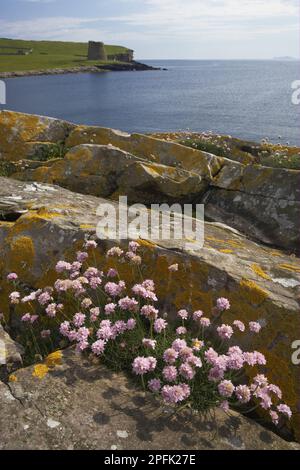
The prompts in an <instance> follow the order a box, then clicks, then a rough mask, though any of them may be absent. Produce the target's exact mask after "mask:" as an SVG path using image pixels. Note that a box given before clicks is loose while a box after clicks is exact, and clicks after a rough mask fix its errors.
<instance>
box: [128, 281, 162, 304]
mask: <svg viewBox="0 0 300 470" xmlns="http://www.w3.org/2000/svg"><path fill="white" fill-rule="evenodd" d="M151 282H153V281H151ZM145 283H146V284H145ZM147 283H149V281H144V282H143V284H135V285H134V286H133V288H132V292H133V293H134V294H135V295H138V296H139V297H142V298H143V299H146V300H152V301H153V302H156V301H157V297H156V295H155V293H154V292H153V289H152V288H151V286H150V285H148V284H147ZM145 286H147V287H145Z"/></svg>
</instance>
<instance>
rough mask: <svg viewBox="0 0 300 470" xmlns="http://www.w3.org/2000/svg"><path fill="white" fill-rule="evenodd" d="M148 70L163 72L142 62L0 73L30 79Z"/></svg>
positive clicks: (8, 76) (4, 76)
mask: <svg viewBox="0 0 300 470" xmlns="http://www.w3.org/2000/svg"><path fill="white" fill-rule="evenodd" d="M146 70H162V69H161V68H159V67H151V66H150V65H146V64H142V63H140V62H135V61H134V62H130V63H125V62H124V63H111V64H105V65H99V66H95V65H90V66H82V67H69V68H54V69H44V70H23V71H15V72H0V78H15V77H30V76H39V75H62V74H69V73H91V72H92V73H101V72H103V71H106V72H107V71H111V72H129V71H130V72H131V71H132V72H133V71H146Z"/></svg>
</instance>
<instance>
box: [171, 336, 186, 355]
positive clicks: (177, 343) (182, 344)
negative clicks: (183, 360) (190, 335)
mask: <svg viewBox="0 0 300 470" xmlns="http://www.w3.org/2000/svg"><path fill="white" fill-rule="evenodd" d="M186 347H187V344H186V341H185V340H184V339H179V338H178V339H175V340H174V341H173V343H172V348H173V349H175V351H177V352H179V351H180V350H181V349H183V348H186Z"/></svg>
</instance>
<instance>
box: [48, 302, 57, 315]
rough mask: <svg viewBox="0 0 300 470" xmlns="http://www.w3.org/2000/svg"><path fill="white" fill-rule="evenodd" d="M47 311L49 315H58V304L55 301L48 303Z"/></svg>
mask: <svg viewBox="0 0 300 470" xmlns="http://www.w3.org/2000/svg"><path fill="white" fill-rule="evenodd" d="M46 313H47V316H48V317H50V318H54V317H55V316H56V304H55V303H53V304H49V305H47V308H46Z"/></svg>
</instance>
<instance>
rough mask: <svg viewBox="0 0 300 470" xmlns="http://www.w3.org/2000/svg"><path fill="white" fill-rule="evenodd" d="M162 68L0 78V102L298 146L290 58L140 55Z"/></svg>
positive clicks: (143, 128) (138, 127) (94, 120)
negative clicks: (2, 87)
mask: <svg viewBox="0 0 300 470" xmlns="http://www.w3.org/2000/svg"><path fill="white" fill-rule="evenodd" d="M145 62H146V63H148V64H149V65H153V66H158V67H164V68H167V70H161V71H145V72H144V71H143V72H107V73H101V74H93V73H86V74H83V73H82V74H81V73H80V74H72V75H69V74H67V75H51V76H39V77H22V78H12V79H7V80H5V81H6V84H7V104H6V105H5V106H2V108H3V107H4V108H6V109H12V110H15V111H22V112H27V113H36V114H42V115H47V116H53V117H57V118H62V119H67V120H69V121H73V122H75V123H79V124H90V125H99V126H104V127H112V128H115V129H121V130H124V131H128V132H148V133H151V132H156V131H177V130H186V129H190V130H192V131H213V132H215V133H220V134H230V135H232V136H236V137H240V138H243V139H250V140H255V141H259V140H260V139H262V138H265V137H268V138H269V139H271V140H272V141H274V142H277V141H278V136H281V142H284V143H286V142H289V143H290V144H300V132H299V130H300V129H299V128H300V105H294V104H292V100H291V97H292V88H291V84H292V82H293V81H295V80H297V79H299V78H300V77H299V72H300V63H299V62H297V61H275V60H274V61H219V60H213V61H207V60H205V61H172V60H170V61H161V60H158V61H145Z"/></svg>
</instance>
